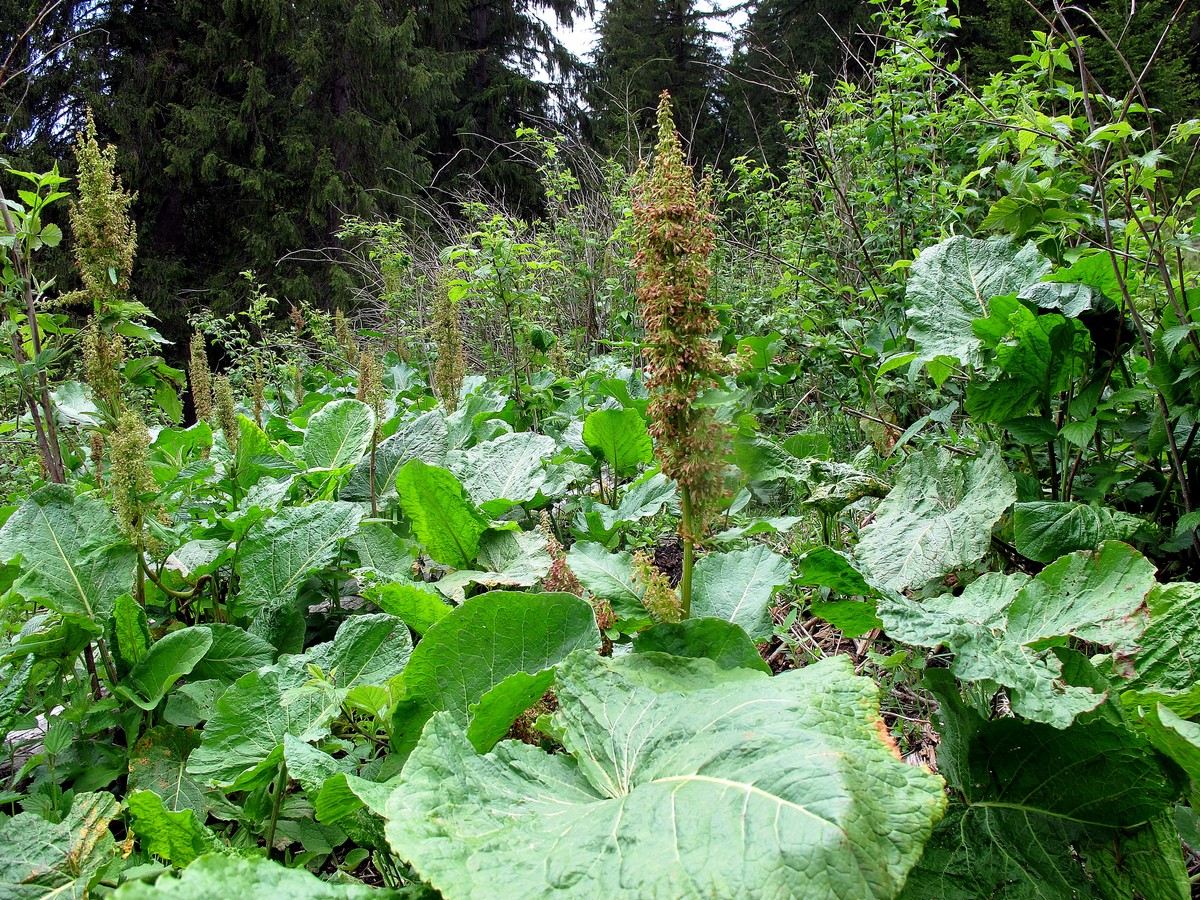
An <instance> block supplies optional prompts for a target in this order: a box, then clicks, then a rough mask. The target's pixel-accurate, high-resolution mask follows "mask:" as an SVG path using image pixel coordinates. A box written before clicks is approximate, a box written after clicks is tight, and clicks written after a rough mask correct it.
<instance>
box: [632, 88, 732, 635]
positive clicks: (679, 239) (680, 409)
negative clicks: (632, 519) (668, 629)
mask: <svg viewBox="0 0 1200 900" xmlns="http://www.w3.org/2000/svg"><path fill="white" fill-rule="evenodd" d="M710 205H711V203H710V200H709V198H708V196H707V192H706V191H703V190H700V191H698V190H697V189H696V184H695V182H694V181H693V179H692V170H691V167H690V166H688V165H687V163H686V162H685V161H684V158H683V149H682V147H681V146H680V143H679V136H678V134H676V132H675V124H674V121H673V120H672V117H671V100H670V97H669V96H668V94H667V92H666V91H664V92H663V94H662V99H661V100H660V101H659V105H658V145H657V147H656V148H655V151H654V158H653V164H652V167H651V170H650V173H649V176H648V177H647V178H646V180H645V181H644V182H643V184H642V186H641V188H640V189H639V191H638V193H637V196H636V197H635V198H634V204H633V219H634V239H635V246H636V249H637V255H636V257H635V259H634V266H635V268H636V269H637V276H638V291H637V294H638V300H639V301H640V303H641V307H642V319H643V321H644V323H645V328H646V343H645V351H644V352H645V357H646V375H647V387H648V388H649V389H650V408H649V414H650V433H651V434H652V435H653V436H654V438H655V444H656V447H657V452H658V458H659V462H660V464H661V466H662V470H663V472H665V473H666V474H667V475H669V476H670V477H671V478H674V479H675V481H676V482H677V483H678V485H679V493H680V504H681V506H682V511H683V519H682V522H681V523H680V528H679V534H680V537H681V538H682V539H683V572H682V576H681V579H680V583H679V599H680V604H681V607H682V610H681V612H682V614H683V616H684V617H686V616H687V615H688V614H689V612H690V610H691V601H692V566H693V562H694V558H695V545H696V543H697V542H698V541H699V540H701V539H702V538H703V536H704V533H705V529H706V527H707V525H708V522H709V520H710V518H711V516H712V512H713V509H714V507H715V505H716V501H717V500H718V499H719V497H720V495H721V487H722V485H721V472H722V467H723V463H722V460H723V459H724V456H725V453H724V445H725V441H726V434H725V430H724V428H723V427H722V426H721V424H720V423H719V422H718V421H717V419H716V416H715V415H714V413H713V411H712V410H711V409H708V408H700V407H697V406H696V399H697V397H698V396H699V395H700V393H701V392H702V391H704V390H705V389H706V388H709V387H712V386H714V385H716V384H717V383H718V381H719V378H720V376H721V375H722V374H723V373H724V372H725V371H726V368H727V367H726V364H725V360H724V358H723V357H722V356H721V354H720V351H719V348H718V347H717V345H716V343H715V342H714V341H713V340H712V339H711V335H712V333H713V332H714V331H715V330H716V329H717V317H716V314H715V312H714V311H713V309H712V307H711V306H709V304H708V299H707V294H708V283H709V279H710V277H711V271H710V270H709V267H708V257H709V254H710V253H711V252H712V249H713V242H714V238H713V229H712V219H713V215H712V212H711V209H710Z"/></svg>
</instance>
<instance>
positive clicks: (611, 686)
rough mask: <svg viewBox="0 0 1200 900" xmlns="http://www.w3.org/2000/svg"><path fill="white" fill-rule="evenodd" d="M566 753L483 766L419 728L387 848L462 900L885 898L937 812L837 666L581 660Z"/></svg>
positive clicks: (507, 750)
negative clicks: (770, 671)
mask: <svg viewBox="0 0 1200 900" xmlns="http://www.w3.org/2000/svg"><path fill="white" fill-rule="evenodd" d="M557 685H558V686H557V688H556V691H557V695H558V699H559V704H560V706H559V711H558V712H557V713H556V714H555V722H554V726H553V727H554V730H555V733H556V734H558V735H560V737H561V740H562V742H563V745H564V747H565V748H566V751H567V752H566V753H565V754H547V753H545V752H543V751H542V750H540V749H538V748H534V747H531V746H528V745H526V744H521V743H518V742H513V741H507V742H503V743H501V744H500V745H498V746H497V747H496V749H495V750H493V751H492V752H491V753H489V754H487V755H485V756H481V755H479V754H478V753H476V751H475V750H474V748H473V747H472V746H471V744H470V743H469V742H468V741H467V739H466V736H465V735H464V733H463V729H462V726H461V725H460V724H459V723H457V722H455V721H454V718H453V717H452V716H450V715H446V714H443V715H439V716H437V717H436V718H434V719H433V720H432V721H431V722H430V724H429V726H428V727H427V728H426V730H425V733H424V734H423V735H422V737H421V741H420V743H419V744H418V746H417V748H416V750H415V751H414V752H413V754H412V756H411V757H410V758H409V760H408V762H407V764H406V766H405V769H404V774H403V779H402V781H401V783H400V785H399V787H398V788H397V789H396V791H395V792H394V793H393V794H392V796H391V798H390V800H389V801H388V805H387V809H386V814H387V818H388V825H387V835H388V840H389V841H390V843H391V845H392V849H393V850H394V851H395V853H396V854H397V855H398V856H399V857H400V858H402V859H405V860H408V861H409V862H410V863H411V864H412V865H413V866H414V868H415V869H416V871H417V872H418V873H419V874H420V875H421V876H422V877H424V878H425V879H427V880H428V881H429V882H430V883H432V884H433V886H434V887H436V888H437V889H438V890H439V891H441V892H442V894H443V895H444V896H446V897H447V898H450V900H456V898H463V897H494V898H504V897H530V896H539V897H540V896H555V897H588V898H591V897H601V896H602V897H785V896H804V897H813V898H816V897H830V898H833V897H854V898H869V897H892V896H894V895H895V894H896V892H897V891H898V890H899V889H900V886H901V885H902V884H903V883H904V879H905V876H906V874H907V872H908V870H909V868H910V867H911V866H912V865H913V864H914V863H915V862H916V860H917V858H918V857H919V855H920V851H921V845H922V844H923V843H924V841H925V839H926V837H927V836H928V834H929V833H930V830H931V828H932V826H933V823H934V822H935V821H936V820H937V818H938V817H939V815H940V813H941V810H942V806H943V804H944V799H943V796H942V789H941V782H940V779H938V778H936V777H935V776H932V775H930V774H929V773H928V772H925V771H922V770H920V769H917V768H915V767H912V766H907V765H905V764H904V763H902V762H900V760H899V759H897V758H896V757H895V755H894V753H893V751H892V749H891V748H890V747H889V746H888V745H887V744H886V743H885V742H884V741H883V740H882V739H881V737H880V732H879V730H878V695H877V691H876V688H875V686H874V685H873V684H872V683H871V682H870V681H869V680H867V679H865V678H858V677H856V676H854V674H853V670H852V666H851V664H850V661H849V659H848V658H846V657H841V658H837V659H834V660H828V661H822V662H820V663H817V664H816V665H813V666H810V667H808V668H806V669H802V670H797V671H792V672H788V673H786V674H785V675H782V676H779V677H777V678H770V677H768V676H767V675H765V674H764V673H761V672H755V671H751V670H749V669H721V668H719V667H718V666H717V665H716V663H714V662H712V661H710V660H706V659H688V660H684V659H678V658H675V657H671V656H667V655H664V654H657V653H647V654H634V655H632V656H629V657H626V658H623V659H620V660H613V659H605V658H602V657H598V656H596V655H595V654H594V653H590V652H588V651H580V652H578V653H575V654H573V655H572V656H571V657H569V658H568V659H567V661H566V662H565V663H563V664H562V665H561V666H560V667H559V673H558V681H557Z"/></svg>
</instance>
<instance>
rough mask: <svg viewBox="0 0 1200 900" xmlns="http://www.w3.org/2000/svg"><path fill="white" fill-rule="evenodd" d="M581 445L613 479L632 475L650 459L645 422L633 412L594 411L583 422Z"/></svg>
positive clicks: (650, 446)
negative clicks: (614, 474) (582, 444)
mask: <svg viewBox="0 0 1200 900" xmlns="http://www.w3.org/2000/svg"><path fill="white" fill-rule="evenodd" d="M583 442H584V444H586V445H587V448H588V449H589V450H591V451H592V453H593V454H594V455H596V456H598V457H600V458H601V459H603V460H604V461H605V462H607V463H608V464H609V466H610V467H611V468H612V470H613V472H615V473H616V474H617V475H628V474H630V473H632V472H636V471H637V469H638V467H639V466H641V465H643V464H645V463H649V462H650V461H651V460H653V459H654V444H653V442H652V441H651V440H650V432H649V431H647V430H646V420H645V419H643V418H642V416H641V413H639V412H638V411H637V410H636V409H598V410H596V411H595V412H592V413H589V414H588V416H587V418H586V419H584V421H583Z"/></svg>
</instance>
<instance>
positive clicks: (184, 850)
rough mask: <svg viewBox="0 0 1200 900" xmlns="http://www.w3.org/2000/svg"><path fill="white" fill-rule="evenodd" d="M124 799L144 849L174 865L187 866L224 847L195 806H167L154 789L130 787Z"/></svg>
mask: <svg viewBox="0 0 1200 900" xmlns="http://www.w3.org/2000/svg"><path fill="white" fill-rule="evenodd" d="M125 802H126V804H127V806H128V808H129V813H130V815H131V816H132V817H133V830H134V833H135V834H136V835H137V837H138V841H139V843H140V844H141V847H142V849H143V850H145V851H146V852H148V853H153V854H154V855H155V856H158V857H161V858H162V859H165V860H166V861H167V862H169V863H171V864H172V865H174V866H180V867H182V866H186V865H188V864H189V863H191V862H192V861H193V860H195V859H196V858H197V857H200V856H202V855H204V854H205V853H212V852H215V851H219V850H221V849H223V847H224V845H223V844H222V843H221V842H220V841H219V840H217V836H216V835H215V834H213V833H212V831H210V830H209V829H208V828H206V827H205V826H204V824H203V823H202V822H201V821H199V820H198V819H197V818H196V814H195V813H194V812H193V811H192V810H190V809H186V808H185V809H179V810H170V809H167V807H166V806H165V805H164V804H163V800H162V798H161V797H159V796H158V794H155V793H154V792H153V791H131V792H130V794H129V796H128V797H126V798H125Z"/></svg>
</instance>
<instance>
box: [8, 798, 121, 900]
mask: <svg viewBox="0 0 1200 900" xmlns="http://www.w3.org/2000/svg"><path fill="white" fill-rule="evenodd" d="M120 809H121V805H120V804H119V803H118V802H117V801H116V799H115V798H114V797H113V796H112V794H105V793H95V794H87V793H85V794H76V795H75V798H74V799H73V800H72V801H71V809H70V810H69V811H68V812H67V814H66V817H65V818H64V819H63V821H61V822H49V821H47V820H46V819H43V818H42V817H41V816H39V815H38V814H37V813H34V812H23V813H19V814H18V815H15V816H13V817H12V818H11V819H8V820H7V821H5V822H4V823H2V824H0V896H2V897H5V898H9V897H11V898H14V900H23V898H27V897H28V898H35V897H36V898H43V897H72V898H73V897H87V896H88V895H89V891H90V890H91V888H92V887H93V886H94V885H95V883H96V882H97V881H98V880H99V879H100V877H101V875H102V874H103V870H104V869H105V867H106V866H107V865H108V864H109V863H110V862H112V860H113V859H115V858H116V856H117V853H118V848H117V842H116V840H114V838H113V835H112V832H111V831H109V830H108V823H109V822H111V821H112V820H113V818H115V817H116V815H117V813H118V812H119V811H120Z"/></svg>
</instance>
